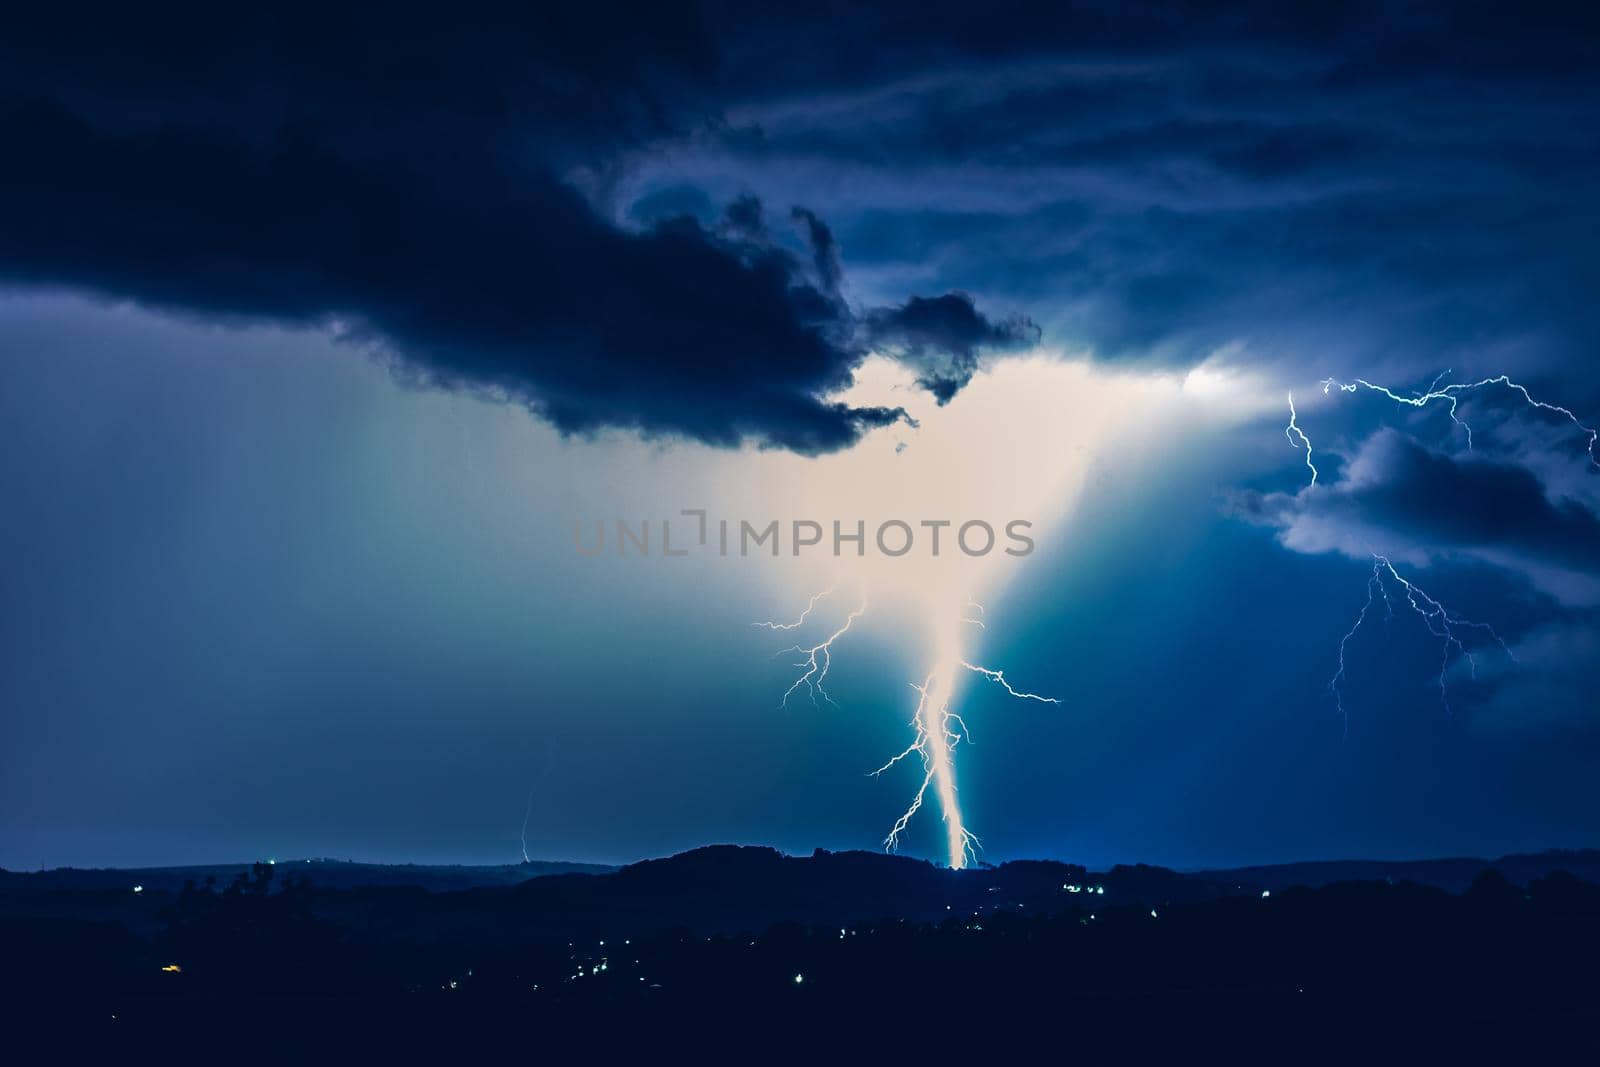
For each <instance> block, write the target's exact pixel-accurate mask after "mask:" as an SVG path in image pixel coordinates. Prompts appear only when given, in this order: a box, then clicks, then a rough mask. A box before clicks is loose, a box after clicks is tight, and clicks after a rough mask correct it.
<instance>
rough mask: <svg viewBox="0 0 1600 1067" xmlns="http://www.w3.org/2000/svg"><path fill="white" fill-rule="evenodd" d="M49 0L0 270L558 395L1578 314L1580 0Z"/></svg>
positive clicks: (1307, 349) (1589, 88)
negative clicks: (1569, 0)
mask: <svg viewBox="0 0 1600 1067" xmlns="http://www.w3.org/2000/svg"><path fill="white" fill-rule="evenodd" d="M52 12H55V9H34V10H31V11H30V12H28V13H26V14H24V15H20V16H17V17H15V18H13V19H12V20H10V22H9V24H8V26H7V31H6V33H5V34H3V35H0V127H3V128H0V134H3V135H4V136H5V138H6V141H5V143H6V144H7V147H8V166H7V167H6V168H4V169H3V171H0V279H3V280H5V281H9V282H11V283H13V284H39V285H62V286H68V287H75V288H79V289H87V290H91V291H96V292H100V293H103V294H106V295H109V296H113V297H119V298H131V299H134V300H137V301H140V302H142V303H145V304H148V305H153V306H160V307H166V308H171V309H176V310H181V311H187V312H194V313H199V314H203V315H208V316H212V317H224V316H232V317H238V318H245V319H249V318H264V319H271V320H275V321H283V322H293V323H305V324H312V325H327V324H337V328H339V329H341V330H343V331H344V332H345V333H347V334H349V335H352V336H359V337H365V338H368V339H371V340H372V341H374V342H377V343H378V344H380V345H381V346H382V347H383V348H384V350H385V351H387V352H388V353H390V354H391V355H392V356H393V357H394V358H396V359H397V360H398V361H399V362H400V363H401V364H403V366H404V367H405V368H407V369H408V371H409V372H411V373H413V374H414V375H415V376H417V377H419V378H422V379H424V380H431V381H436V382H440V383H445V384H449V385H454V386H460V387H467V388H480V389H486V390H491V391H494V392H496V393H499V394H503V395H505V396H507V397H509V398H513V399H515V400H518V401H520V402H523V403H526V404H527V405H529V406H530V407H532V408H533V409H535V410H537V411H538V412H540V413H541V414H543V415H544V416H546V417H548V418H549V419H551V420H552V421H554V422H555V423H556V424H557V425H558V426H560V427H561V428H562V429H564V430H567V431H577V432H582V431H586V430H591V429H595V428H600V427H608V426H622V427H631V428H635V429H638V430H640V431H643V432H646V433H658V434H669V435H684V436H689V437H693V438H696V439H699V440H703V441H708V442H713V443H717V444H733V443H737V442H740V441H755V442H758V443H762V444H769V445H776V446H780V447H787V448H793V449H796V450H800V451H807V452H815V451H824V450H828V449H832V448H838V447H843V446H846V445H848V444H850V443H851V442H852V441H854V440H855V439H856V438H857V437H858V436H859V434H860V433H861V432H862V430H863V429H865V428H868V427H871V426H875V425H881V424H882V423H884V422H885V421H888V420H891V419H893V418H895V417H896V413H895V412H894V411H890V410H881V409H855V408H850V407H846V406H841V405H839V404H836V403H832V402H830V401H829V400H828V399H827V398H828V397H829V396H830V395H832V394H834V393H835V392H836V391H837V390H839V389H840V388H842V387H844V386H846V385H847V384H848V383H849V381H850V379H851V375H852V372H853V370H854V368H855V367H856V366H857V364H858V363H859V361H860V360H861V358H862V357H863V356H864V354H865V353H866V351H867V350H868V348H869V347H871V346H872V345H874V344H877V345H879V346H881V347H883V348H885V349H888V350H890V351H892V352H893V353H894V354H897V355H899V356H901V357H902V358H904V359H906V360H907V361H908V362H909V363H910V364H911V365H912V366H913V368H914V371H915V373H916V374H917V375H918V377H919V379H920V380H921V382H922V384H923V385H925V386H926V387H927V388H929V389H930V390H932V391H933V392H934V393H935V395H936V397H937V398H938V399H940V400H941V401H943V400H948V399H949V397H950V396H951V395H953V393H954V392H955V391H956V390H958V389H959V388H961V386H962V385H963V384H964V383H965V382H966V381H967V380H968V379H969V378H970V376H971V373H972V370H973V368H974V366H975V365H976V362H977V359H978V357H979V354H980V353H981V352H983V351H985V350H993V351H1004V350H1007V349H1012V348H1015V347H1018V346H1019V345H1022V344H1026V343H1029V342H1028V339H1029V338H1033V337H1036V336H1037V335H1038V327H1036V326H1035V325H1034V324H1035V323H1037V324H1039V325H1042V326H1043V327H1044V329H1045V330H1047V331H1048V332H1049V335H1050V337H1051V338H1052V340H1053V341H1056V342H1059V343H1061V344H1062V345H1063V346H1064V347H1067V348H1069V349H1079V348H1081V349H1083V350H1087V351H1090V352H1093V353H1095V354H1096V355H1098V356H1101V357H1106V358H1118V359H1132V360H1156V361H1161V362H1165V363H1193V362H1195V361H1198V360H1200V359H1203V358H1205V357H1207V356H1208V355H1210V354H1211V353H1212V352H1214V351H1216V350H1217V349H1218V348H1221V347H1224V346H1230V347H1231V350H1233V351H1235V352H1237V353H1239V356H1238V358H1241V359H1251V360H1257V361H1263V362H1279V363H1284V364H1287V365H1289V366H1290V367H1291V368H1292V369H1294V370H1296V371H1298V370H1301V369H1305V368H1308V367H1314V368H1315V369H1317V370H1318V371H1321V372H1326V373H1349V372H1351V371H1355V370H1364V369H1365V368H1366V367H1367V366H1369V365H1371V364H1376V363H1379V362H1382V363H1383V364H1384V365H1385V366H1387V367H1390V368H1399V369H1400V370H1402V371H1404V372H1406V373H1409V372H1411V371H1413V370H1415V371H1416V372H1418V373H1421V372H1422V370H1423V368H1427V371H1428V373H1429V374H1430V375H1431V373H1433V372H1434V371H1436V370H1437V369H1438V368H1439V367H1441V366H1453V367H1455V368H1457V369H1458V370H1459V369H1463V368H1466V369H1468V370H1478V369H1482V370H1485V371H1488V370H1499V369H1501V364H1502V362H1503V361H1504V359H1505V358H1506V357H1507V354H1508V353H1510V354H1512V355H1514V356H1515V357H1516V358H1519V359H1520V358H1526V359H1530V360H1537V361H1538V363H1539V366H1540V369H1541V372H1542V373H1543V374H1545V375H1546V376H1550V377H1554V376H1560V375H1562V374H1563V372H1565V371H1568V370H1570V369H1572V368H1574V367H1578V366H1581V360H1583V359H1586V358H1587V357H1588V353H1590V352H1591V351H1592V350H1593V349H1594V347H1595V345H1596V344H1600V311H1597V310H1596V305H1595V304H1594V302H1593V301H1592V300H1590V299H1588V296H1587V294H1588V293H1589V292H1591V291H1592V290H1593V288H1594V287H1595V285H1596V283H1600V251H1597V249H1596V246H1595V243H1594V242H1593V241H1590V240H1587V239H1586V238H1585V236H1584V235H1586V234H1588V233H1592V232H1594V231H1595V230H1596V229H1597V228H1600V208H1597V206H1596V201H1595V198H1594V197H1593V195H1592V193H1591V192H1590V190H1592V189H1593V188H1594V187H1595V186H1596V184H1597V183H1600V144H1597V142H1596V141H1595V138H1594V136H1593V135H1592V133H1590V132H1589V131H1592V130H1594V129H1596V128H1600V96H1597V93H1596V82H1597V76H1596V71H1595V67H1594V64H1593V63H1592V54H1593V45H1594V42H1595V40H1596V36H1597V33H1596V26H1597V18H1600V16H1596V15H1595V14H1594V13H1593V12H1592V11H1589V10H1587V9H1584V10H1579V11H1576V12H1569V11H1567V10H1565V9H1564V8H1560V7H1557V6H1545V5H1540V4H1529V5H1519V6H1518V7H1517V8H1516V10H1515V11H1514V12H1509V11H1501V10H1496V9H1492V8H1490V7H1479V6H1463V5H1445V4H1440V5H1434V4H1413V5H1403V6H1397V5H1394V4H1359V3H1358V4H1348V5H1320V6H1319V7H1318V9H1315V10H1313V9H1310V8H1307V7H1306V6H1305V5H1294V6H1286V5H1281V4H1270V3H1258V4H1237V5H1228V6H1212V5H1190V4H1185V3H1133V4H1127V3H1118V4H1111V3H1102V2H1080V3H1068V4H1061V5H1052V6H1050V7H1049V8H1048V9H1046V10H1040V9H1039V6H1038V5H1034V4H1029V5H1008V4H998V5H980V6H976V7H974V6H972V5H964V4H955V3H937V2H935V3H922V4H915V5H913V4H885V5H859V4H837V5H822V6H821V7H820V8H819V7H815V6H808V7H807V8H805V9H804V10H803V11H802V10H800V9H794V11H793V12H786V11H777V12H761V11H759V10H756V9H752V8H751V7H750V6H749V5H742V4H741V5H736V4H724V3H708V4H705V5H688V4H672V3H667V4H650V5H642V6H640V7H638V8H637V9H635V8H632V7H629V6H626V5H622V6H618V5H615V4H605V3H584V4H541V5H533V6H531V7H530V6H527V5H520V6H519V5H510V4H504V5H501V4H493V3H487V4H485V3H468V4H465V5H455V6H452V7H451V8H450V9H449V13H448V17H446V16H445V15H442V14H441V13H440V11H439V9H437V8H427V9H424V8H422V7H417V8H414V9H413V8H407V7H406V6H405V5H403V4H402V5H383V6H378V5H372V6H356V7H342V8H340V9H338V10H332V9H328V8H326V7H322V6H317V7H313V6H310V5H304V6H300V5H288V6H279V7H276V8H275V9H274V11H272V12H270V13H261V14H252V15H229V16H226V17H224V16H219V15H217V14H216V13H215V12H214V11H210V10H203V9H200V8H196V9H195V10H193V11H191V12H187V13H185V12H182V11H178V12H176V13H174V12H173V11H172V9H167V11H166V12H165V13H163V14H155V13H152V12H150V11H148V10H145V9H138V10H134V9H126V10H123V11H115V10H114V11H111V12H108V13H102V14H101V15H99V16H97V17H96V18H94V19H84V18H77V17H74V16H72V15H70V14H68V13H65V12H56V13H52ZM747 194H754V195H747ZM730 202H731V206H730V207H729V208H728V209H727V210H726V211H725V213H723V214H721V215H720V216H719V215H718V213H717V209H716V207H715V205H719V204H729V203H730ZM762 202H766V203H769V204H777V205H782V206H783V207H784V208H785V209H787V208H789V206H790V205H794V204H804V205H806V206H805V207H804V208H795V209H794V210H793V211H792V213H791V214H790V216H789V218H788V220H787V223H788V224H787V225H785V226H780V227H774V226H772V225H771V224H770V222H769V221H768V220H766V219H764V218H763V217H762V214H761V211H760V205H761V203H762ZM824 220H826V221H824ZM779 231H781V232H779ZM844 262H848V263H849V264H850V266H851V270H852V274H851V275H850V276H848V277H847V276H846V274H845V272H844V268H843V266H842V264H843V263H844ZM940 293H945V294H946V295H943V296H940V295H938V294H940ZM964 293H965V294H974V295H975V297H976V298H977V299H978V300H979V301H980V302H981V303H982V305H983V306H984V307H985V308H988V307H990V306H991V305H1000V306H1006V307H1018V308H1022V309H1025V310H1026V312H1027V314H1028V316H1029V317H1028V318H1026V319H1024V318H1021V317H1017V318H1012V319H1004V318H1000V319H997V318H993V317H991V316H990V315H988V314H985V313H982V312H979V311H978V310H976V308H975V307H974V306H973V305H972V303H971V299H972V298H968V297H964V296H962V295H960V294H964ZM911 294H918V295H917V296H915V297H912V298H911V299H909V300H908V296H910V295H911ZM863 305H865V307H863ZM1563 395H1565V396H1567V397H1569V398H1571V394H1570V393H1564V394H1563ZM1575 399H1576V400H1577V401H1578V402H1580V403H1581V402H1584V401H1585V398H1582V397H1578V398H1575ZM1595 399H1600V396H1597V397H1596V398H1595Z"/></svg>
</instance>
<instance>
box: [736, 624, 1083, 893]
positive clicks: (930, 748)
mask: <svg viewBox="0 0 1600 1067" xmlns="http://www.w3.org/2000/svg"><path fill="white" fill-rule="evenodd" d="M824 595H826V594H821V593H819V594H817V595H816V596H813V597H812V598H811V603H810V604H809V605H808V606H807V608H806V611H805V612H804V613H802V614H801V616H800V618H799V619H798V620H797V622H796V623H795V624H794V625H789V624H768V626H769V628H771V629H784V630H787V629H793V628H795V627H796V626H798V624H799V623H802V622H804V621H805V619H806V616H807V615H809V614H810V612H811V609H812V608H813V607H815V606H816V603H817V601H818V600H819V599H821V597H822V596H824ZM967 608H968V609H972V610H969V611H968V612H967V613H965V614H962V615H960V616H959V617H958V618H957V619H956V620H955V623H954V624H952V625H950V626H948V627H944V628H943V629H942V630H941V634H940V641H939V647H938V652H937V655H936V657H935V662H934V666H933V669H932V670H930V671H929V672H928V674H927V676H926V677H925V678H923V680H922V682H921V683H920V684H919V683H917V682H912V683H910V685H911V688H912V689H913V690H914V691H915V692H916V694H917V706H916V710H915V711H914V712H913V714H912V717H911V728H912V730H913V731H914V736H913V739H912V741H911V743H910V744H909V745H907V746H906V747H905V748H904V749H902V750H901V751H900V752H898V753H897V754H895V755H894V756H893V757H891V758H890V759H889V761H888V762H887V763H885V764H884V765H883V766H881V767H879V768H877V769H876V770H874V771H872V772H871V774H872V775H873V776H875V777H876V776H878V775H881V774H883V773H884V772H885V771H887V770H889V769H890V768H891V767H894V766H895V765H896V764H899V763H901V762H902V761H904V760H906V759H908V758H909V757H911V756H912V755H913V754H915V755H916V756H918V757H919V758H920V759H921V761H922V781H921V783H920V784H919V785H918V787H917V790H916V792H915V793H913V794H912V797H911V804H910V806H908V807H907V808H906V810H905V812H904V813H902V814H901V816H900V818H898V819H896V820H895V823H894V825H893V826H892V827H891V828H890V830H889V834H888V836H887V837H885V838H884V841H883V844H884V848H885V849H888V850H890V851H893V850H894V849H896V848H898V847H899V844H900V837H901V835H902V834H903V833H904V832H905V830H906V827H908V826H909V825H910V824H911V820H912V818H914V817H915V816H916V814H917V812H919V811H921V810H922V805H923V803H924V801H925V800H926V799H927V796H928V790H929V789H932V790H933V791H934V793H935V794H936V795H937V796H938V798H939V806H940V808H941V809H942V810H943V816H944V824H945V837H946V845H947V850H948V852H947V855H948V861H949V864H950V866H951V867H952V868H961V867H965V866H966V865H967V864H968V863H969V862H970V861H971V860H972V859H973V857H974V856H975V855H976V850H977V849H978V847H979V845H980V842H979V841H978V838H977V836H976V835H975V834H973V833H972V831H970V830H968V829H967V826H966V822H965V820H964V818H963V817H962V814H961V805H960V802H959V799H958V797H957V795H956V781H955V748H956V746H957V745H958V744H960V743H961V741H962V740H964V739H965V740H970V738H969V736H968V734H967V725H966V722H965V721H963V720H962V718H961V716H960V715H959V714H958V713H957V712H956V711H955V710H954V709H953V708H952V707H951V704H952V701H953V700H954V696H955V688H956V678H957V673H958V671H959V670H961V669H962V668H965V669H966V670H969V671H972V672H974V673H977V674H981V675H983V676H985V677H986V678H988V679H989V680H990V681H993V682H995V683H997V684H998V685H1000V686H1001V687H1002V688H1004V689H1005V691H1006V692H1007V693H1009V694H1010V695H1011V696H1013V697H1016V698H1017V699H1019V700H1034V701H1038V702H1040V703H1043V704H1059V703H1060V701H1058V700H1056V699H1055V698H1054V697H1046V696H1040V695H1039V694H1037V693H1028V692H1024V691H1022V690H1019V689H1016V688H1015V687H1013V686H1012V685H1011V683H1010V682H1008V681H1007V680H1006V677H1005V673H1004V672H1003V671H1000V670H995V669H992V668H989V667H982V666H979V665H977V664H974V663H970V662H968V661H967V660H966V659H965V658H963V657H962V655H961V653H960V651H959V641H958V640H957V638H956V633H957V631H958V630H959V624H960V623H972V624H974V625H977V626H979V627H982V625H983V623H982V620H980V619H978V618H977V617H976V616H977V615H982V614H983V613H984V609H983V605H982V604H979V603H978V602H977V601H975V600H971V599H969V600H968V601H967ZM866 610H867V602H866V598H865V597H864V596H863V598H862V601H861V606H860V607H859V608H857V609H856V610H855V611H853V612H851V613H850V615H849V616H848V617H847V618H846V619H845V621H844V624H843V625H842V626H840V627H839V628H838V629H837V630H835V631H834V632H833V633H832V634H830V635H829V636H828V638H827V640H825V641H821V642H819V643H818V644H816V645H812V646H810V647H806V646H801V645H795V646H792V647H791V648H788V649H785V650H784V651H786V652H798V653H800V654H801V656H803V657H804V658H803V659H801V660H800V662H798V663H796V664H795V666H797V667H801V668H804V670H803V672H802V673H801V675H800V677H799V678H797V679H795V681H794V683H793V684H792V685H791V686H790V687H789V689H788V691H787V692H785V693H784V695H783V702H782V703H783V704H784V706H787V704H788V700H789V697H790V696H792V695H793V694H794V692H795V691H796V690H797V689H799V688H800V687H801V686H802V685H804V686H807V687H808V688H809V690H810V692H811V695H812V698H813V700H815V698H816V696H817V695H818V694H821V696H822V698H823V699H824V700H826V701H828V703H830V704H834V706H835V707H837V706H838V705H837V704H836V703H835V702H834V700H833V698H832V697H830V696H829V695H828V693H827V691H826V690H825V689H823V687H822V683H823V680H824V679H825V678H826V677H827V673H828V666H829V664H830V662H831V657H832V651H833V643H834V642H835V641H836V640H838V639H839V638H840V637H842V636H843V635H844V634H845V633H847V632H848V631H849V630H850V627H851V625H852V624H853V623H854V622H855V620H856V619H858V618H860V617H861V615H862V614H864V613H865V612H866ZM973 611H975V612H976V615H975V614H973Z"/></svg>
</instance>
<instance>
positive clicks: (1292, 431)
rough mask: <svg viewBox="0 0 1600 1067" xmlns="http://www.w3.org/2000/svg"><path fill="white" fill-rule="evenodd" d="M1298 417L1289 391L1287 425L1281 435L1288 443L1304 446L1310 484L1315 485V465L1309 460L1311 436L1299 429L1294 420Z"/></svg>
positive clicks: (1297, 446) (1292, 396) (1299, 446)
mask: <svg viewBox="0 0 1600 1067" xmlns="http://www.w3.org/2000/svg"><path fill="white" fill-rule="evenodd" d="M1298 417H1299V416H1298V415H1297V414H1296V412H1295V410H1294V394H1293V393H1290V394H1289V425H1287V426H1285V427H1284V428H1283V436H1285V437H1287V438H1288V439H1289V443H1290V444H1291V445H1294V446H1295V447H1296V448H1304V449H1305V450H1306V466H1307V467H1308V468H1310V470H1311V484H1312V485H1316V484H1317V465H1316V464H1315V463H1312V462H1311V438H1309V437H1307V436H1306V435H1305V433H1304V432H1303V431H1302V430H1301V429H1300V424H1299V423H1298V422H1296V421H1295V420H1296V419H1297V418H1298ZM1297 437H1298V438H1299V440H1298V441H1296V440H1295V438H1297Z"/></svg>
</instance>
